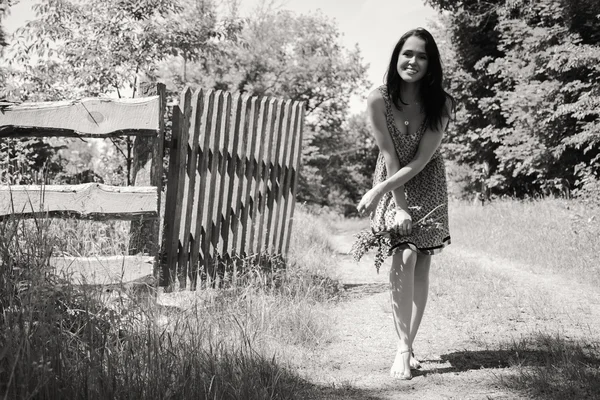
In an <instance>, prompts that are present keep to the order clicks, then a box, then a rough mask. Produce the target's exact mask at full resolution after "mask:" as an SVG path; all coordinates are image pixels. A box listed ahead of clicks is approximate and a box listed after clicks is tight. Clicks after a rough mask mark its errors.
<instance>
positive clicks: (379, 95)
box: [367, 85, 386, 107]
mask: <svg viewBox="0 0 600 400" xmlns="http://www.w3.org/2000/svg"><path fill="white" fill-rule="evenodd" d="M385 95H386V90H385V85H382V86H379V87H377V88H375V89H373V90H372V91H371V92H370V93H369V95H368V96H367V106H369V107H385Z"/></svg>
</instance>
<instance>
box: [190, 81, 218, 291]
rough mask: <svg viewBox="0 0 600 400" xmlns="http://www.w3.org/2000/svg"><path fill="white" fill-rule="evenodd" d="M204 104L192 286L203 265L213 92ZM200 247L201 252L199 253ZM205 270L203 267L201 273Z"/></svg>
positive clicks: (192, 255)
mask: <svg viewBox="0 0 600 400" xmlns="http://www.w3.org/2000/svg"><path fill="white" fill-rule="evenodd" d="M205 99H206V100H205V105H204V110H203V113H202V123H201V124H200V130H199V131H198V135H199V137H198V144H199V145H200V146H201V147H200V149H199V150H198V151H199V157H198V166H197V170H198V176H199V179H197V181H196V187H195V189H194V193H195V194H194V197H195V198H196V209H195V214H196V222H195V224H194V227H193V228H194V234H193V236H194V240H193V241H192V246H191V256H190V264H191V265H192V266H193V268H194V269H195V270H196V273H194V276H193V279H192V288H195V287H196V279H197V277H198V274H199V273H200V271H199V270H198V269H199V268H200V266H201V265H204V258H205V253H204V251H205V248H204V246H203V242H204V241H205V240H206V230H205V229H204V227H205V226H206V219H207V217H206V214H207V212H208V211H207V209H206V187H207V184H208V182H209V176H208V175H209V174H208V161H209V159H208V153H209V148H210V140H211V130H212V126H213V125H212V124H213V114H214V111H215V110H214V108H215V92H214V91H212V90H209V91H208V92H207V93H206V94H205ZM201 249H202V251H203V253H202V254H200V250H201ZM205 272H206V270H205V269H203V270H202V273H205Z"/></svg>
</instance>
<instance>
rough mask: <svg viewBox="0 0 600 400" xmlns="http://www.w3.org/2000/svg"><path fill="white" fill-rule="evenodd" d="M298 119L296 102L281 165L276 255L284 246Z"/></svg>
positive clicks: (293, 106) (296, 144)
mask: <svg viewBox="0 0 600 400" xmlns="http://www.w3.org/2000/svg"><path fill="white" fill-rule="evenodd" d="M298 118H299V112H298V107H297V102H294V104H293V105H292V109H291V118H290V132H289V137H290V141H289V143H288V148H287V149H286V157H285V159H284V163H283V169H284V170H283V175H284V177H283V184H282V195H283V210H282V213H281V214H282V215H281V219H282V221H283V222H282V227H281V229H280V232H279V241H278V246H277V253H279V254H282V253H283V248H284V245H285V241H284V240H285V235H286V233H287V226H288V224H289V220H288V218H289V208H290V207H289V203H290V202H289V198H290V193H291V190H290V188H291V186H292V169H293V167H294V154H295V148H296V146H298V129H297V124H298Z"/></svg>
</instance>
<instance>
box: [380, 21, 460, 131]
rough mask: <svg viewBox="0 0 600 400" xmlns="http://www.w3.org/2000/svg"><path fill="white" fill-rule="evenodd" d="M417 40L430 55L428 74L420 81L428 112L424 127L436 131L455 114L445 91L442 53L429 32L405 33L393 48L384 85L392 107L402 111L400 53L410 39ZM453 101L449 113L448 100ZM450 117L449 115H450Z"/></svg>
mask: <svg viewBox="0 0 600 400" xmlns="http://www.w3.org/2000/svg"><path fill="white" fill-rule="evenodd" d="M412 36H416V37H418V38H419V39H422V40H424V41H425V51H426V52H427V60H428V65H427V73H426V74H425V76H424V77H423V78H422V79H421V85H420V90H419V91H420V93H419V94H420V98H421V100H422V102H423V107H422V109H423V111H424V112H425V125H426V127H427V128H429V129H432V130H436V129H439V128H445V127H442V126H441V125H442V118H443V117H444V116H450V115H451V114H452V113H453V112H454V106H455V100H454V97H452V96H451V95H450V94H449V93H448V92H446V91H445V90H444V88H443V87H442V82H443V80H444V73H443V72H442V62H441V60H440V51H439V50H438V47H437V44H436V43H435V40H434V39H433V36H431V33H429V32H428V31H427V30H426V29H423V28H416V29H411V30H410V31H408V32H406V33H405V34H404V35H402V37H401V38H400V40H398V43H396V47H394V51H393V52H392V58H391V59H390V65H389V67H388V70H387V73H386V74H385V84H386V86H387V91H388V94H389V96H390V99H391V100H392V103H393V104H394V105H395V106H396V107H397V108H398V109H399V108H400V107H401V104H404V103H403V102H402V99H401V98H400V87H401V86H402V82H403V81H402V78H401V77H400V74H399V73H398V57H399V55H400V51H401V50H402V47H403V46H404V43H406V40H407V39H408V38H409V37H412ZM447 99H450V101H451V109H450V110H447V109H446V100H447ZM449 113H450V114H449Z"/></svg>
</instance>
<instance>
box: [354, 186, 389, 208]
mask: <svg viewBox="0 0 600 400" xmlns="http://www.w3.org/2000/svg"><path fill="white" fill-rule="evenodd" d="M383 195H384V193H382V192H381V190H380V189H379V188H378V187H377V186H375V187H374V188H373V189H371V190H369V191H368V192H367V193H365V195H364V196H363V197H362V199H361V200H360V203H358V206H357V207H356V208H357V210H358V212H359V213H361V214H362V213H370V212H372V211H373V210H375V208H376V207H377V204H378V203H379V200H381V198H382V197H383Z"/></svg>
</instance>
